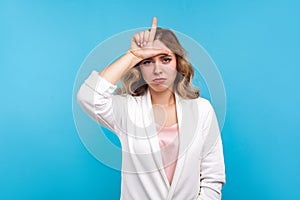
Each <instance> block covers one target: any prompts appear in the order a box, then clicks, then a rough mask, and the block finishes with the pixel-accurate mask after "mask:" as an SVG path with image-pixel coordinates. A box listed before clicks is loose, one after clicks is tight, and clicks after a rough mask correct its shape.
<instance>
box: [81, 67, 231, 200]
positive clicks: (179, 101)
mask: <svg viewBox="0 0 300 200" xmlns="http://www.w3.org/2000/svg"><path fill="white" fill-rule="evenodd" d="M115 89H116V85H113V84H111V83H110V82H108V81H106V80H105V79H104V78H102V77H100V76H99V75H98V72H96V71H93V72H92V73H91V75H90V76H89V77H88V78H87V80H86V81H85V82H84V83H83V84H82V86H81V88H80V90H79V92H78V96H77V98H78V103H79V104H80V105H81V107H82V108H83V109H84V111H85V112H86V113H87V114H88V115H89V116H90V117H91V118H93V119H94V120H95V121H96V122H97V123H99V124H100V125H102V126H104V127H106V128H108V129H109V130H111V131H112V132H114V133H115V134H116V135H117V136H118V138H119V139H120V142H121V145H122V183H121V200H144V199H153V200H171V199H172V200H190V199H197V200H214V199H221V189H222V185H223V184H225V165H224V157H223V147H222V140H221V136H220V131H219V127H218V123H217V119H216V116H215V112H214V110H213V108H212V106H211V104H210V103H209V101H207V100H206V99H203V98H197V99H183V98H181V97H180V96H179V95H178V94H177V93H175V99H176V110H177V111H176V112H177V117H178V125H179V144H180V145H179V146H180V147H179V154H178V160H177V165H176V169H175V172H174V177H173V181H172V183H171V185H170V184H169V182H168V179H167V176H166V174H165V172H164V169H163V163H162V158H161V153H160V147H159V143H158V137H157V132H156V128H155V121H154V115H153V111H152V103H151V96H150V92H149V90H148V91H147V93H146V94H145V95H143V96H137V97H133V96H131V95H124V96H121V95H114V94H113V92H114V90H115Z"/></svg>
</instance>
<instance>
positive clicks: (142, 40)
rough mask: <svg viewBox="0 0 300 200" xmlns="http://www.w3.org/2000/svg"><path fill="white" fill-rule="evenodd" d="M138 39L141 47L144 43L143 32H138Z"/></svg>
mask: <svg viewBox="0 0 300 200" xmlns="http://www.w3.org/2000/svg"><path fill="white" fill-rule="evenodd" d="M139 37H140V40H139V42H140V44H139V45H140V46H141V47H142V46H143V42H144V32H139Z"/></svg>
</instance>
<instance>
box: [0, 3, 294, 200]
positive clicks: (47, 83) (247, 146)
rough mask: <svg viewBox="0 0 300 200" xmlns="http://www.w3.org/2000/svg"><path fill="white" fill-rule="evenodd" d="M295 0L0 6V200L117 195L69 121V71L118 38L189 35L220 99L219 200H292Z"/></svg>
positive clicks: (115, 177) (115, 183) (112, 178)
mask: <svg viewBox="0 0 300 200" xmlns="http://www.w3.org/2000/svg"><path fill="white" fill-rule="evenodd" d="M299 9H300V4H299V3H297V1H291V0H285V1H283V0H282V1H265V0H264V1H259V0H252V1H247V2H246V1H234V0H228V1H216V0H212V1H197V0H185V1H168V2H167V1H166V2H162V1H154V0H152V1H115V0H110V1H107V2H101V1H72V2H71V1H69V2H68V1H14V0H2V1H1V2H0V25H1V26H0V27H1V31H0V36H1V37H0V67H1V68H0V69H1V74H0V76H1V79H0V81H1V84H0V92H1V100H0V109H1V114H0V119H1V121H0V122H1V124H0V199H118V198H119V196H120V172H119V171H116V170H112V169H110V168H108V167H106V166H105V165H103V164H101V163H100V162H99V161H97V160H96V159H95V158H94V157H93V156H91V155H90V154H89V153H88V151H87V150H86V149H85V147H84V146H83V144H82V143H81V141H80V139H79V137H78V134H77V131H76V127H75V124H74V121H73V115H72V91H73V83H74V81H75V78H76V73H77V71H78V69H79V67H80V65H81V63H82V62H83V60H84V59H85V57H86V56H87V55H88V53H89V52H90V51H91V50H92V49H93V48H94V47H95V46H96V45H98V44H99V43H100V42H102V41H103V40H105V39H107V38H108V37H110V36H112V35H115V34H117V33H119V32H122V31H125V30H128V29H133V28H138V27H145V26H150V23H151V19H152V17H153V16H156V17H158V23H159V26H162V27H165V28H172V29H174V30H177V31H180V32H182V33H185V34H187V35H189V36H190V37H192V38H194V39H195V40H196V41H197V42H198V43H200V44H201V45H202V46H203V47H204V48H205V49H206V50H207V52H208V53H209V54H210V56H211V57H212V58H213V60H214V61H215V63H216V64H217V66H218V68H219V70H220V73H221V75H222V78H223V81H224V85H225V88H226V93H227V116H226V121H225V125H224V128H223V131H222V138H223V143H224V153H225V162H226V174H227V184H226V185H225V186H224V188H223V199H224V200H240V199H243V200H248V199H249V200H252V199H274V200H277V199H289V200H291V199H300V189H299V178H300V177H299V172H300V156H299V152H300V146H299V140H300V131H299V128H300V117H299V111H300V109H299V108H300V107H299V104H300V94H299V89H298V87H299V85H300V79H299V78H298V76H299V74H300V56H299V52H300V37H299V35H300V12H299Z"/></svg>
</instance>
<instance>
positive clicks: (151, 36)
mask: <svg viewBox="0 0 300 200" xmlns="http://www.w3.org/2000/svg"><path fill="white" fill-rule="evenodd" d="M156 26H157V19H156V17H153V20H152V27H151V30H150V34H149V42H153V40H154V38H155V34H156Z"/></svg>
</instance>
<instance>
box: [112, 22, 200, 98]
mask: <svg viewBox="0 0 300 200" xmlns="http://www.w3.org/2000/svg"><path fill="white" fill-rule="evenodd" d="M154 39H155V40H159V41H161V42H162V43H164V45H166V47H168V48H169V49H170V50H171V51H172V52H173V53H174V54H175V57H176V60H177V66H176V70H177V75H176V78H175V81H174V89H175V90H176V91H177V93H178V94H179V95H180V96H181V97H182V98H184V99H196V98H198V97H199V95H200V92H199V90H197V89H196V88H194V87H193V85H192V79H193V76H194V70H193V67H192V65H191V64H190V63H189V62H188V61H187V60H186V59H185V57H186V51H185V50H184V49H183V47H182V46H181V44H180V43H179V41H178V39H177V37H176V36H175V34H174V33H173V32H172V31H170V30H168V29H163V28H157V30H156V35H155V38H154ZM138 65H139V63H138V64H137V65H136V66H135V67H133V68H132V69H131V70H130V71H129V72H127V73H126V74H125V75H124V76H123V77H122V78H121V84H122V86H121V88H118V89H117V90H116V94H121V95H126V94H130V95H132V96H141V95H144V94H145V92H146V91H147V89H148V84H147V83H146V82H145V80H144V79H143V76H142V73H141V70H140V68H139V67H138Z"/></svg>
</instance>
